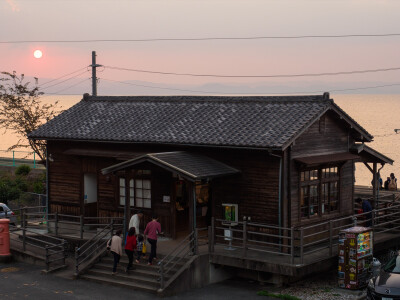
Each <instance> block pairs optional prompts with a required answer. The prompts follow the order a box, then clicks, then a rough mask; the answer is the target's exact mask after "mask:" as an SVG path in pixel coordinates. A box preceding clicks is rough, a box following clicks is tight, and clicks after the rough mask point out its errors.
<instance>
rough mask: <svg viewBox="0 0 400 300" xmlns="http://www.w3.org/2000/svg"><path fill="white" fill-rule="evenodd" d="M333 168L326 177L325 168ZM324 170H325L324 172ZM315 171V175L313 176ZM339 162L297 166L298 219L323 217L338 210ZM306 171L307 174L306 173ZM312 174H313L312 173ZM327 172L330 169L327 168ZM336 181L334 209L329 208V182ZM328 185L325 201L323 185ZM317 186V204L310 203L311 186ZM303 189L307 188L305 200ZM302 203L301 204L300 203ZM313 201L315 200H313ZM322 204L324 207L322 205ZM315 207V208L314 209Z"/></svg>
mask: <svg viewBox="0 0 400 300" xmlns="http://www.w3.org/2000/svg"><path fill="white" fill-rule="evenodd" d="M330 168H334V170H335V172H334V173H333V175H331V176H329V177H326V174H327V173H326V169H330ZM324 171H325V172H324ZM315 172H317V174H318V175H317V177H315V174H316V173H315ZM340 172H341V165H340V164H325V165H318V166H308V167H304V166H303V167H301V168H299V178H298V179H299V188H298V197H299V201H298V203H299V204H298V205H299V210H298V214H299V221H303V220H309V219H313V218H318V217H323V216H328V215H332V214H335V213H339V212H340V206H341V205H340ZM307 173H308V174H307ZM312 174H313V175H312ZM329 174H331V173H330V170H329ZM332 183H336V189H335V193H336V196H335V198H336V205H335V207H336V209H334V210H332V209H331V207H332V206H331V198H330V197H331V184H332ZM325 184H327V186H328V194H327V199H326V200H327V202H325V195H326V194H325V193H324V191H325V190H324V185H325ZM313 186H317V204H316V205H315V204H314V205H312V202H311V201H313V200H312V198H311V187H313ZM304 189H307V190H308V193H307V194H308V197H307V200H305V198H304V194H305V193H304V192H303V191H304ZM302 203H303V205H302ZM313 203H315V201H313ZM323 205H324V207H323ZM304 207H306V210H307V213H304V209H303V208H304ZM315 207H316V208H317V209H316V210H315ZM323 208H324V209H323ZM327 208H328V209H327Z"/></svg>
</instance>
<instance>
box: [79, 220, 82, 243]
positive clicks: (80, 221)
mask: <svg viewBox="0 0 400 300" xmlns="http://www.w3.org/2000/svg"><path fill="white" fill-rule="evenodd" d="M79 223H80V224H79V225H80V237H81V240H83V215H80V216H79Z"/></svg>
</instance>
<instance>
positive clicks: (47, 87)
mask: <svg viewBox="0 0 400 300" xmlns="http://www.w3.org/2000/svg"><path fill="white" fill-rule="evenodd" d="M86 72H88V71H87V70H86V71H84V72H82V73H79V74H77V75H75V76H72V77H70V78H67V79H65V80H63V81H60V82H57V83H54V84H52V85H49V86H46V87H44V89H49V88H51V87H53V86H56V85H59V84H61V83H64V82H67V81H69V80H71V79H74V78H76V77H78V76H81V75H83V74H85V73H86Z"/></svg>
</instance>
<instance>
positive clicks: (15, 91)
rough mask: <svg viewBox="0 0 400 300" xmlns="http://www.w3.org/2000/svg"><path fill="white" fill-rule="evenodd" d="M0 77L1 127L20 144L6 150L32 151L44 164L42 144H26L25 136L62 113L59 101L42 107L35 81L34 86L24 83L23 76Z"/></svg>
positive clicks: (44, 147)
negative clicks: (10, 133)
mask: <svg viewBox="0 0 400 300" xmlns="http://www.w3.org/2000/svg"><path fill="white" fill-rule="evenodd" d="M0 74H1V77H0V127H3V128H4V130H6V131H12V132H14V133H15V134H16V135H17V136H18V137H19V140H18V142H17V143H16V144H14V145H12V146H11V147H9V149H8V150H13V149H18V148H32V150H33V151H34V152H35V153H36V154H37V155H38V156H39V157H40V159H42V160H43V161H45V160H46V143H45V141H33V140H28V138H27V136H28V134H29V133H31V132H32V131H34V130H36V129H37V128H39V127H40V126H41V125H42V124H44V123H46V122H48V121H49V120H51V119H52V118H54V117H55V116H56V115H58V114H59V113H60V112H61V107H59V106H58V101H57V102H55V103H54V104H48V103H42V101H41V99H40V96H41V95H43V94H44V93H43V92H40V91H39V86H38V80H37V78H35V86H34V87H31V86H30V83H29V82H24V77H25V76H24V74H21V75H20V76H18V75H17V74H16V72H15V71H14V72H12V73H9V72H1V73H0Z"/></svg>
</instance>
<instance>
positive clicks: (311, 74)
mask: <svg viewBox="0 0 400 300" xmlns="http://www.w3.org/2000/svg"><path fill="white" fill-rule="evenodd" d="M104 67H105V68H108V69H112V70H119V71H130V72H138V73H148V74H159V75H173V76H190V77H214V78H288V77H319V76H336V75H351V74H364V73H376V72H388V71H398V70H400V67H394V68H382V69H371V70H355V71H342V72H325V73H306V74H279V75H221V74H194V73H177V72H163V71H151V70H142V69H129V68H120V67H113V66H104Z"/></svg>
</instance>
